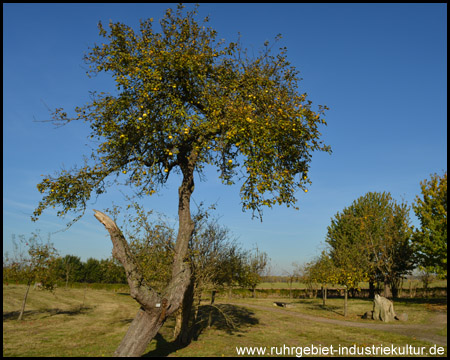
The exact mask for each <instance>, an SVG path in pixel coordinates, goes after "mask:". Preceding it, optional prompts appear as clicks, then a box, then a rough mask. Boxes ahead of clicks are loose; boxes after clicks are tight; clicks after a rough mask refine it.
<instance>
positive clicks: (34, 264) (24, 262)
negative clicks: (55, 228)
mask: <svg viewBox="0 0 450 360" xmlns="http://www.w3.org/2000/svg"><path fill="white" fill-rule="evenodd" d="M19 242H20V243H21V244H22V245H24V246H25V247H26V248H27V250H26V252H27V254H25V253H24V252H23V251H22V250H20V246H19V245H18V244H17V243H16V242H15V240H14V238H13V245H14V256H13V258H11V259H10V258H7V259H6V263H7V268H8V275H9V277H10V278H11V279H15V280H16V281H18V280H20V281H25V284H26V286H27V288H26V291H25V295H24V297H23V301H22V307H21V309H20V313H19V317H18V319H17V320H22V319H23V314H24V311H25V305H26V302H27V299H28V293H29V290H30V287H31V284H33V283H34V282H39V283H40V287H41V288H42V289H45V290H49V291H53V288H54V286H55V281H56V271H55V270H56V268H55V265H56V259H57V256H58V253H57V251H56V249H55V248H54V247H53V244H51V243H50V241H48V242H47V243H46V244H44V243H43V242H42V240H41V239H40V236H39V234H38V233H33V234H32V236H31V237H30V238H29V239H28V240H25V237H24V236H23V235H22V236H20V237H19Z"/></svg>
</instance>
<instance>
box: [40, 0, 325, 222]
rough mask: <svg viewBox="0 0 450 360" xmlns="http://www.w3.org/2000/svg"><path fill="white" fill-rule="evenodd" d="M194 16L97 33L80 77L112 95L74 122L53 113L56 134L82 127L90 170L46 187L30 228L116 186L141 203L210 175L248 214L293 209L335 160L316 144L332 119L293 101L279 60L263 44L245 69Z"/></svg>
mask: <svg viewBox="0 0 450 360" xmlns="http://www.w3.org/2000/svg"><path fill="white" fill-rule="evenodd" d="M195 15H196V10H195V9H194V10H193V11H190V12H187V14H186V15H185V16H183V6H182V5H179V6H178V8H177V10H176V11H173V10H171V9H168V10H167V12H166V14H165V16H164V18H163V19H162V20H161V21H160V25H161V32H155V31H154V29H153V19H148V20H145V21H141V23H140V29H139V32H135V31H134V30H133V29H132V28H130V27H129V26H126V25H124V24H121V23H110V24H109V31H107V30H106V29H105V28H104V26H103V25H102V24H101V23H99V32H100V35H101V36H102V37H103V38H104V39H105V40H106V43H105V44H101V45H95V46H94V47H93V48H92V49H90V51H89V52H88V53H87V54H86V55H85V58H84V60H85V62H86V63H87V64H88V65H89V70H88V72H87V73H88V75H89V76H95V75H97V74H98V73H101V72H106V73H109V74H111V76H112V77H113V79H114V81H115V83H116V86H117V93H116V94H111V93H104V92H101V93H92V101H91V102H89V103H88V104H87V105H85V106H81V107H76V108H75V112H76V116H73V117H69V116H68V114H67V112H66V111H64V109H61V108H59V109H56V110H55V112H54V113H53V120H54V122H55V123H56V124H59V125H62V124H67V123H69V122H71V121H74V120H79V121H85V122H87V123H89V125H90V128H91V135H90V138H92V139H93V140H94V141H97V144H98V146H97V148H96V149H95V150H94V151H93V153H92V154H91V156H90V159H91V162H93V164H90V162H89V161H88V160H87V159H86V160H85V164H84V166H83V167H81V168H76V167H75V168H73V169H71V170H62V171H61V172H60V173H59V174H57V175H56V176H50V175H48V176H45V177H44V179H43V180H42V181H41V182H40V183H39V184H38V185H37V187H38V190H39V191H40V192H41V193H43V194H45V195H44V197H43V199H42V201H41V202H40V203H39V205H38V207H37V208H36V210H35V212H34V216H33V217H32V219H33V220H37V219H38V217H39V216H40V215H41V213H42V211H43V210H44V209H45V208H46V207H48V206H60V207H61V210H60V211H58V215H59V216H63V215H65V214H67V213H68V212H69V211H79V210H82V211H84V210H85V209H86V203H87V201H88V200H89V199H90V198H91V196H92V194H97V195H99V194H101V193H103V192H105V191H106V187H107V186H110V185H111V184H113V183H116V182H117V177H118V176H119V175H126V176H127V181H126V184H128V185H132V186H134V188H135V190H136V195H138V196H143V195H151V194H153V193H155V192H156V191H157V189H158V186H160V185H162V184H164V183H165V182H166V181H167V179H168V177H169V175H170V174H171V173H172V172H177V173H179V172H180V171H181V172H183V173H185V172H187V171H191V169H195V171H196V172H198V173H199V174H200V175H202V174H203V169H204V167H205V166H206V165H213V166H215V167H216V168H217V169H218V171H219V173H220V175H219V176H220V178H221V179H222V181H223V183H225V184H228V185H230V184H233V183H234V179H236V178H237V179H239V180H241V181H242V187H241V190H240V193H241V199H242V206H243V210H247V209H250V210H252V212H253V214H254V213H255V211H257V212H258V214H259V215H260V216H261V207H262V206H272V205H274V204H283V203H284V204H287V206H291V205H294V204H295V202H296V200H297V199H296V198H295V196H294V195H295V192H296V190H297V189H302V190H304V191H307V189H306V185H307V184H309V183H310V180H309V179H308V170H309V162H310V160H311V154H312V152H313V151H315V150H320V151H327V152H331V150H330V148H329V147H328V146H325V145H323V144H322V142H321V141H319V137H320V135H321V134H320V132H319V130H318V126H319V125H320V124H325V121H324V119H323V118H322V117H321V116H322V115H323V113H324V111H325V110H326V109H327V108H326V107H325V106H319V110H318V111H317V112H315V111H313V110H312V106H311V105H312V103H311V101H309V100H307V94H306V93H299V92H298V82H299V81H300V78H299V77H298V71H297V70H296V69H295V68H294V67H293V66H291V65H290V63H289V62H288V61H287V58H286V53H287V50H286V48H281V49H280V50H279V51H278V52H277V53H273V52H272V47H273V45H272V46H269V44H268V42H266V43H265V44H264V48H263V49H262V50H261V52H260V53H259V54H258V55H257V56H256V57H255V58H251V57H249V56H248V54H247V51H246V50H245V49H243V48H242V46H241V44H240V42H239V41H238V42H230V43H229V44H228V45H225V43H224V40H219V41H218V40H217V32H216V31H215V30H213V29H212V28H210V27H205V26H204V25H207V23H208V21H209V20H208V18H206V19H204V25H202V24H199V23H198V22H197V21H196V19H195ZM280 38H281V36H277V38H276V41H278V40H279V39H280ZM114 176H116V179H115V180H114V179H113V181H111V177H114ZM80 216H82V215H80ZM80 216H79V217H80ZM79 217H77V218H76V219H75V220H77V219H78V218H79Z"/></svg>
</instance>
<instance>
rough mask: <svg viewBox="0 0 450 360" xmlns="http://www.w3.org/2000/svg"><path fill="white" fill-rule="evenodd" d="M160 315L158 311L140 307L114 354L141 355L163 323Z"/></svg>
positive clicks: (124, 355) (125, 355)
mask: <svg viewBox="0 0 450 360" xmlns="http://www.w3.org/2000/svg"><path fill="white" fill-rule="evenodd" d="M155 310H156V309H155ZM160 315H161V314H160V313H159V311H153V312H148V311H146V310H145V309H144V308H142V307H141V308H140V309H139V311H138V313H137V315H136V317H135V318H134V320H133V322H132V323H131V325H130V327H129V328H128V331H127V333H126V334H125V336H124V338H123V339H122V341H121V343H120V345H119V347H118V348H117V350H116V351H115V352H114V355H115V356H120V357H138V356H141V355H142V354H143V353H144V351H145V349H146V348H147V345H148V344H149V343H150V341H151V340H152V339H153V338H154V337H155V336H156V334H157V333H158V331H159V329H160V328H161V326H162V325H163V324H164V320H163V319H160Z"/></svg>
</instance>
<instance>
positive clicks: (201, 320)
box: [143, 304, 259, 357]
mask: <svg viewBox="0 0 450 360" xmlns="http://www.w3.org/2000/svg"><path fill="white" fill-rule="evenodd" d="M210 314H211V323H210V324H209V319H210ZM256 324H259V320H258V319H257V318H256V317H255V313H254V312H253V311H251V310H249V309H247V308H244V307H241V306H236V305H231V304H219V305H212V306H211V305H202V306H200V307H199V309H198V313H197V318H196V319H195V324H194V326H193V327H192V328H191V334H190V338H191V340H190V341H189V342H188V343H187V344H185V345H182V344H179V343H178V342H176V341H170V342H169V341H167V340H166V339H165V338H164V337H163V336H162V335H161V334H160V333H158V334H157V335H156V336H155V338H154V339H155V340H156V348H155V350H152V351H149V352H148V353H146V354H144V355H143V356H145V357H152V356H168V355H169V354H171V353H173V352H175V351H177V350H179V349H182V348H184V347H186V346H188V345H189V344H190V342H191V341H192V340H194V341H196V340H198V338H199V336H200V335H201V333H202V332H203V331H204V330H205V329H207V328H208V325H210V327H211V328H212V329H216V330H221V331H225V332H226V333H227V334H230V335H237V336H240V333H243V332H245V328H246V327H248V326H253V325H256Z"/></svg>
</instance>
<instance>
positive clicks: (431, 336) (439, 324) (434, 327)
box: [233, 303, 447, 346]
mask: <svg viewBox="0 0 450 360" xmlns="http://www.w3.org/2000/svg"><path fill="white" fill-rule="evenodd" d="M233 305H238V306H243V307H247V308H248V307H249V308H252V307H253V308H255V309H260V310H265V311H271V312H278V313H284V314H286V312H288V313H289V315H290V316H293V317H297V318H301V319H306V320H310V321H315V322H321V323H326V324H335V325H341V326H351V327H353V328H355V327H357V328H365V329H374V330H381V331H388V332H394V333H397V334H401V335H405V336H411V337H415V338H416V339H419V340H424V341H428V342H431V343H432V344H433V345H434V344H436V345H441V346H447V337H446V336H441V335H437V334H435V332H436V331H438V330H441V329H442V328H443V327H444V326H445V325H447V314H446V313H444V312H439V313H437V314H436V316H435V318H434V319H433V321H432V322H431V324H374V323H372V322H367V323H359V322H353V321H345V320H337V319H326V318H323V317H318V316H312V315H307V314H302V313H299V312H295V311H290V310H289V309H284V308H274V307H270V306H263V305H256V304H255V305H253V304H251V305H250V304H241V303H233Z"/></svg>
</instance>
